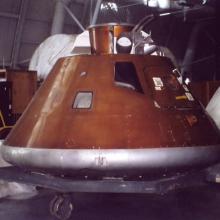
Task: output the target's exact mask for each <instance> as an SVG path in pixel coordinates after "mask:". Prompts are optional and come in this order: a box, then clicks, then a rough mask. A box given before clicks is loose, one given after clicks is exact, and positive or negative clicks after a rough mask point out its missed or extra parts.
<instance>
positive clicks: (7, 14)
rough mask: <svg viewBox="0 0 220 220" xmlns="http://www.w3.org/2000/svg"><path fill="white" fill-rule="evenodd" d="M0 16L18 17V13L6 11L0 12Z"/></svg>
mask: <svg viewBox="0 0 220 220" xmlns="http://www.w3.org/2000/svg"><path fill="white" fill-rule="evenodd" d="M0 17H5V18H14V19H18V18H19V15H16V14H12V13H7V12H0Z"/></svg>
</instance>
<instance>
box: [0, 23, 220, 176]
mask: <svg viewBox="0 0 220 220" xmlns="http://www.w3.org/2000/svg"><path fill="white" fill-rule="evenodd" d="M133 30H134V29H133V27H132V26H130V25H120V24H106V25H96V26H92V27H90V28H89V32H90V41H91V54H83V55H74V56H69V57H65V58H61V59H59V60H58V62H57V63H56V64H55V66H54V67H53V69H52V71H51V73H50V74H49V76H48V77H47V79H46V80H45V82H44V83H43V85H42V86H41V87H40V89H39V90H38V92H37V93H36V95H35V96H34V98H33V99H32V101H31V103H30V104H29V106H28V108H27V109H26V111H25V113H24V114H23V115H22V117H21V118H20V120H19V121H18V123H17V124H16V126H15V127H14V128H13V130H12V131H11V133H10V134H9V136H8V137H7V139H6V140H5V141H4V143H3V147H2V155H3V157H4V159H5V160H6V161H8V162H9V163H11V164H13V165H15V166H18V167H22V168H26V169H29V170H38V171H40V172H42V173H43V172H46V173H56V174H57V173H58V174H59V175H61V174H62V175H65V174H68V175H78V174H82V175H86V176H89V175H90V174H95V175H97V176H100V177H108V176H122V177H123V176H127V177H129V176H140V175H143V176H144V175H145V176H147V175H148V174H150V173H151V174H152V173H153V174H156V173H157V174H159V175H161V176H162V175H163V174H165V173H168V172H181V171H183V170H191V169H196V168H201V167H207V166H209V165H212V164H215V163H217V162H219V161H220V136H219V131H218V130H217V128H216V126H215V125H214V123H213V122H212V120H211V119H210V118H209V116H208V115H207V114H206V112H205V110H204V109H203V107H202V106H201V105H200V103H199V102H198V101H197V100H196V99H195V98H194V97H193V95H192V94H191V92H190V91H189V89H188V88H187V86H186V85H184V84H182V83H181V82H180V80H179V78H180V75H179V73H178V70H177V69H176V68H175V67H174V65H173V64H172V62H171V61H170V59H168V58H166V57H162V56H155V55H152V54H153V53H154V52H155V53H157V52H158V48H157V47H156V46H155V45H153V44H152V42H151V41H149V39H147V37H143V38H142V40H140V38H137V37H136V36H137V33H136V32H134V31H133ZM143 39H144V40H143ZM141 44H142V47H140V45H141ZM146 44H148V47H146Z"/></svg>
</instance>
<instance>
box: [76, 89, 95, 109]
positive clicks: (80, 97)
mask: <svg viewBox="0 0 220 220" xmlns="http://www.w3.org/2000/svg"><path fill="white" fill-rule="evenodd" d="M92 98H93V93H92V92H78V93H77V95H76V97H75V100H74V103H73V108H81V109H88V108H91V106H92Z"/></svg>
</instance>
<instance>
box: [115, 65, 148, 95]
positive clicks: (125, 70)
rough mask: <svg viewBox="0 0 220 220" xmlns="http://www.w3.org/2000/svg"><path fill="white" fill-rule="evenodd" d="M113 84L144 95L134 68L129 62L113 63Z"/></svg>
mask: <svg viewBox="0 0 220 220" xmlns="http://www.w3.org/2000/svg"><path fill="white" fill-rule="evenodd" d="M115 84H116V85H117V86H120V87H125V88H128V89H132V90H134V91H136V92H140V93H144V92H143V89H142V87H141V84H140V82H139V79H138V76H137V72H136V69H135V66H134V64H133V63H131V62H116V63H115Z"/></svg>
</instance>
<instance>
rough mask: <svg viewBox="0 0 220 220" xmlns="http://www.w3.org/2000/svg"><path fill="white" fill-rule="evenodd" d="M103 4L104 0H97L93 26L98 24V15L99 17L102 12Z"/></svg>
mask: <svg viewBox="0 0 220 220" xmlns="http://www.w3.org/2000/svg"><path fill="white" fill-rule="evenodd" d="M101 4H102V0H97V2H96V6H95V11H94V15H93V18H92V22H91V25H94V24H96V21H97V19H98V15H99V10H100V7H101Z"/></svg>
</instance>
